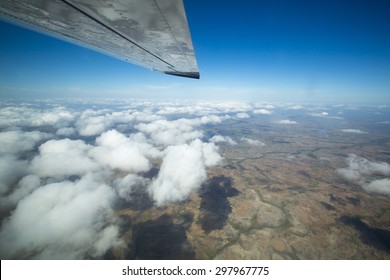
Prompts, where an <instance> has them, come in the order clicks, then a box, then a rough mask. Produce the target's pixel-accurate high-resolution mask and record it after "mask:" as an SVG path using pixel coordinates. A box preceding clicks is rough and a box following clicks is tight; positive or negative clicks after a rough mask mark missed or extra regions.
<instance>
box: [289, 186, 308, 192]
mask: <svg viewBox="0 0 390 280" xmlns="http://www.w3.org/2000/svg"><path fill="white" fill-rule="evenodd" d="M288 189H289V190H292V191H296V192H299V193H301V192H305V191H306V188H305V187H302V186H290V187H288Z"/></svg>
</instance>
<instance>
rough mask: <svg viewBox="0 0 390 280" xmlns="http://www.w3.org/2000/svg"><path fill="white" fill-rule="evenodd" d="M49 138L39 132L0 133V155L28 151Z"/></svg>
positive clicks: (47, 135)
mask: <svg viewBox="0 0 390 280" xmlns="http://www.w3.org/2000/svg"><path fill="white" fill-rule="evenodd" d="M49 137H50V136H49V134H47V133H42V132H39V131H31V132H23V131H6V132H0V155H4V154H16V153H21V152H25V151H30V150H32V149H34V147H35V145H36V144H37V143H39V142H40V141H42V140H44V139H47V138H49Z"/></svg>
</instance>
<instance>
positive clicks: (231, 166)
mask: <svg viewBox="0 0 390 280" xmlns="http://www.w3.org/2000/svg"><path fill="white" fill-rule="evenodd" d="M225 168H226V169H230V170H233V169H237V167H235V166H234V165H232V164H228V165H225Z"/></svg>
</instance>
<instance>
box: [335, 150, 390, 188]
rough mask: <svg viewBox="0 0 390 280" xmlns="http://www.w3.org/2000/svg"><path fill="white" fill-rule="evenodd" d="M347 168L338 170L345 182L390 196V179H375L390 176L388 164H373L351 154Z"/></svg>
mask: <svg viewBox="0 0 390 280" xmlns="http://www.w3.org/2000/svg"><path fill="white" fill-rule="evenodd" d="M346 162H347V165H348V167H347V168H340V169H337V173H338V174H339V175H340V176H342V177H343V178H344V179H345V180H347V181H349V182H352V183H356V184H359V185H360V186H362V187H363V188H364V189H365V190H366V191H368V192H377V193H382V194H390V184H389V183H390V179H388V178H384V179H375V176H374V175H382V176H390V165H389V164H388V163H386V162H372V161H369V160H367V159H365V158H362V157H358V156H357V155H354V154H350V155H349V156H348V158H347V159H346Z"/></svg>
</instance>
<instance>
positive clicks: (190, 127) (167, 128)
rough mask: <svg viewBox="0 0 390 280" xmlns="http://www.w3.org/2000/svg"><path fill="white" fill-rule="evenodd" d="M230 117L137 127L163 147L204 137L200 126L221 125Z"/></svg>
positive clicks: (210, 117) (174, 121) (159, 121)
mask: <svg viewBox="0 0 390 280" xmlns="http://www.w3.org/2000/svg"><path fill="white" fill-rule="evenodd" d="M227 118H228V117H220V116H215V115H210V116H203V117H201V118H194V119H184V118H181V119H178V120H173V121H168V120H157V121H153V122H150V123H140V124H138V125H136V126H135V127H136V128H137V129H138V130H139V131H141V132H143V133H145V134H147V135H149V136H150V137H151V139H152V141H153V142H154V143H155V144H157V145H161V146H169V145H179V144H184V143H188V142H190V141H192V140H195V139H199V138H201V137H203V132H202V131H201V130H199V129H198V127H199V126H201V125H204V124H208V123H220V122H222V121H223V120H225V119H227Z"/></svg>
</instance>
